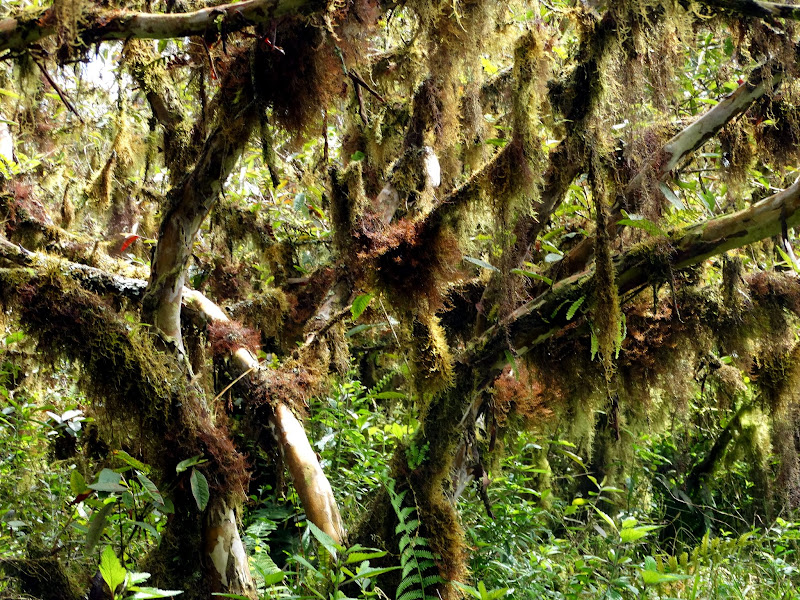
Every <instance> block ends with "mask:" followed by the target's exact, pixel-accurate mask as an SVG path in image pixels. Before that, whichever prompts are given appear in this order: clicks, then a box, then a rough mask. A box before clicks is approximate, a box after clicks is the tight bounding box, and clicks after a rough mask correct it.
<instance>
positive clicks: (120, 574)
mask: <svg viewBox="0 0 800 600" xmlns="http://www.w3.org/2000/svg"><path fill="white" fill-rule="evenodd" d="M99 571H100V575H101V576H102V578H103V581H104V582H105V584H106V585H107V586H108V590H109V592H110V594H111V597H112V598H113V600H148V599H149V598H169V597H171V596H177V595H178V594H182V593H183V592H182V591H180V590H161V589H158V588H154V587H146V586H141V585H139V584H140V583H142V582H144V581H147V580H148V579H149V578H150V573H134V572H131V571H128V570H127V569H126V568H125V567H124V566H123V565H122V563H121V562H120V560H119V558H117V555H116V554H115V553H114V550H113V549H112V548H111V546H106V547H105V548H104V549H103V553H102V554H101V555H100V565H99Z"/></svg>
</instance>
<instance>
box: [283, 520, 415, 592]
mask: <svg viewBox="0 0 800 600" xmlns="http://www.w3.org/2000/svg"><path fill="white" fill-rule="evenodd" d="M307 525H308V531H309V532H310V533H311V535H312V536H313V537H314V539H316V540H317V542H318V543H319V546H320V548H321V549H322V550H324V552H320V553H318V561H316V562H317V564H313V562H312V560H309V558H305V557H303V556H300V555H295V556H294V557H293V560H294V561H295V563H296V564H298V565H299V566H302V567H304V568H305V572H304V574H303V576H302V577H301V578H300V579H299V586H298V587H299V590H300V591H302V592H305V594H304V595H293V596H291V597H292V598H298V599H300V598H303V599H305V598H309V599H310V598H318V599H319V600H351V599H350V597H349V596H348V595H347V594H346V593H345V591H344V590H345V589H348V586H349V589H355V590H358V592H359V597H360V598H385V594H383V592H381V591H380V590H379V589H377V588H376V587H375V586H374V581H375V579H376V578H377V577H378V576H380V575H383V574H385V573H389V572H391V571H394V570H396V569H398V568H399V567H372V566H370V561H371V560H375V559H378V558H381V557H383V556H385V555H386V552H383V551H381V550H376V549H374V548H365V547H364V546H361V545H359V544H355V545H353V546H350V547H349V548H346V547H344V546H342V545H341V544H337V543H336V542H335V541H334V540H333V539H332V538H331V537H330V536H329V535H328V534H327V533H325V532H324V531H322V530H321V529H319V528H318V527H317V526H316V525H314V524H313V523H311V522H308V524H307Z"/></svg>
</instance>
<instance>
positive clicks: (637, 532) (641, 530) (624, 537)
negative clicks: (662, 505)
mask: <svg viewBox="0 0 800 600" xmlns="http://www.w3.org/2000/svg"><path fill="white" fill-rule="evenodd" d="M655 529H658V527H657V526H655V525H642V526H640V527H629V528H625V527H624V526H623V528H622V531H620V532H619V538H620V540H621V541H622V543H624V544H627V543H629V542H635V541H636V540H640V539H642V538H643V537H645V536H647V535H649V534H650V532H651V531H653V530H655Z"/></svg>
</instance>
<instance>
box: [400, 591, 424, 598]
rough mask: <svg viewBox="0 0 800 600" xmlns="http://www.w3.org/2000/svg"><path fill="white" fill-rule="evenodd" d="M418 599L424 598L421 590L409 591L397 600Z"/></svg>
mask: <svg viewBox="0 0 800 600" xmlns="http://www.w3.org/2000/svg"><path fill="white" fill-rule="evenodd" d="M420 598H425V595H424V594H423V593H422V590H410V591H408V592H406V593H405V594H403V595H402V596H398V597H397V600H419V599H420Z"/></svg>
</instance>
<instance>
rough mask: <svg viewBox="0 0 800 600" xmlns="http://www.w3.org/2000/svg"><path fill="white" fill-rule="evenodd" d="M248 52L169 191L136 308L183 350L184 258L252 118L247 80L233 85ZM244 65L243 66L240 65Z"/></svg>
mask: <svg viewBox="0 0 800 600" xmlns="http://www.w3.org/2000/svg"><path fill="white" fill-rule="evenodd" d="M249 60H250V58H249V54H248V53H247V52H242V53H241V54H240V55H239V56H238V57H237V58H236V59H235V61H236V63H238V64H234V65H232V66H231V67H230V71H229V72H230V73H232V75H231V76H229V77H227V78H226V81H224V82H223V87H224V89H226V90H228V94H227V95H228V97H227V98H225V99H224V100H227V102H223V104H222V106H223V107H224V110H223V111H222V114H221V115H220V118H219V124H218V125H217V126H216V127H215V128H214V129H213V130H212V132H211V133H210V135H209V136H208V139H207V140H206V143H205V146H204V147H203V150H202V151H201V153H200V156H199V158H198V160H197V164H196V165H195V167H194V170H193V171H192V172H191V173H190V174H189V175H188V176H187V177H186V178H185V179H184V180H183V181H182V182H181V184H180V185H179V186H178V187H176V188H174V189H173V190H172V191H171V192H170V207H169V209H168V210H167V212H166V214H165V215H164V219H163V220H162V222H161V227H160V230H159V234H158V245H157V246H156V249H155V254H154V256H153V261H152V266H151V271H150V282H149V285H148V289H147V293H146V294H145V298H144V302H143V306H142V320H143V321H145V322H148V323H151V324H153V325H154V326H155V327H156V329H158V331H160V332H161V333H162V334H163V335H164V337H166V338H167V339H168V340H171V341H173V342H174V343H175V345H176V346H177V348H178V349H179V350H180V351H183V341H182V337H181V322H180V314H181V312H180V310H181V293H182V291H183V285H184V281H185V277H186V269H187V266H188V261H189V258H190V257H191V255H192V247H193V245H194V242H195V239H196V237H197V233H198V231H199V230H200V226H201V225H202V223H203V221H204V220H205V218H206V216H208V213H209V212H210V211H211V208H212V207H213V206H214V203H215V202H216V201H217V199H218V198H219V194H220V192H221V190H222V186H223V184H224V183H225V180H226V179H227V178H228V175H230V173H231V171H232V170H233V168H234V166H235V165H236V162H237V161H238V160H239V157H240V156H241V154H242V152H243V151H244V148H245V146H246V145H247V142H248V140H249V139H250V133H251V132H252V130H253V127H254V125H255V123H256V122H257V118H258V111H257V108H256V103H255V102H254V101H253V100H252V89H251V86H250V81H249V80H247V81H237V74H238V73H240V72H244V73H247V72H248V70H247V69H246V68H244V69H243V71H242V70H241V69H239V68H238V67H246V66H249ZM241 63H244V64H241Z"/></svg>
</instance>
